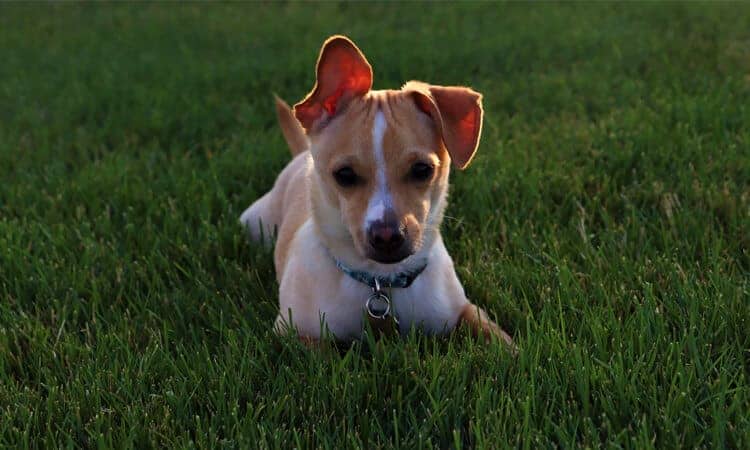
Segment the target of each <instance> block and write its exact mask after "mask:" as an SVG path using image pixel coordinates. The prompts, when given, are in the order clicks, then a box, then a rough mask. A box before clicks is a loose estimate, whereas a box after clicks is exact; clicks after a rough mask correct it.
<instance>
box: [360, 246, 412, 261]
mask: <svg viewBox="0 0 750 450" xmlns="http://www.w3.org/2000/svg"><path fill="white" fill-rule="evenodd" d="M413 254H414V249H413V248H412V246H411V245H409V244H408V243H404V245H402V246H400V247H399V248H396V249H391V250H387V251H383V250H378V249H375V248H372V247H369V248H368V249H367V258H368V259H371V260H373V261H375V262H376V263H380V264H396V263H399V262H401V261H403V260H405V259H406V258H408V257H409V256H411V255H413Z"/></svg>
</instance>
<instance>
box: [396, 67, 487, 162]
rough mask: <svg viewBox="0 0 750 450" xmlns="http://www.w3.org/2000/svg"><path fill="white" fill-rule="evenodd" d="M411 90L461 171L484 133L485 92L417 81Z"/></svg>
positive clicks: (418, 105) (411, 84)
mask: <svg viewBox="0 0 750 450" xmlns="http://www.w3.org/2000/svg"><path fill="white" fill-rule="evenodd" d="M403 89H404V90H405V91H411V94H412V95H413V96H414V101H415V103H416V104H417V107H418V108H419V109H421V110H422V111H423V112H425V113H427V114H428V115H430V117H432V119H433V121H434V122H435V124H436V126H437V129H438V131H439V132H440V135H441V137H442V138H443V143H444V144H445V148H446V150H448V154H449V155H450V156H451V161H453V164H455V166H456V167H458V168H459V169H460V170H463V169H465V168H466V167H467V166H468V165H469V163H471V160H472V158H474V154H475V153H476V151H477V147H478V146H479V138H480V136H481V134H482V116H483V114H484V111H483V110H482V94H480V93H479V92H476V91H474V90H472V89H470V88H467V87H457V86H431V85H427V84H425V83H420V82H417V81H410V82H408V83H407V84H406V85H405V86H404V88H403Z"/></svg>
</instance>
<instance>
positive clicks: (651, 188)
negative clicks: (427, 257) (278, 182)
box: [0, 3, 750, 448]
mask: <svg viewBox="0 0 750 450" xmlns="http://www.w3.org/2000/svg"><path fill="white" fill-rule="evenodd" d="M748 23H750V7H748V6H747V5H746V4H734V5H729V4H721V5H720V4H690V5H684V4H664V5H651V4H632V5H622V4H614V5H613V4H610V5H607V4H598V5H593V4H588V5H582V4H577V5H576V4H570V5H554V4H535V5H525V4H524V5H521V4H470V5H460V6H456V5H431V6H427V5H417V4H406V5H390V6H385V5H376V4H367V5H354V4H331V3H328V4H321V5H300V4H277V5H270V4H246V5H213V6H209V5H117V6H115V5H2V6H1V7H0V61H1V62H0V105H2V107H1V108H0V180H2V183H1V184H0V445H2V446H12V447H15V446H18V447H30V446H34V447H60V446H65V447H68V446H69V447H85V448H91V447H137V448H143V447H152V446H154V447H161V446H170V447H171V446H176V447H187V446H193V445H195V446H198V447H263V448H289V447H292V446H296V447H324V448H342V447H368V448H372V447H402V448H424V447H438V448H446V447H456V448H465V447H479V448H499V447H506V446H507V447H522V448H540V447H552V446H558V447H573V446H576V447H577V446H580V447H610V448H619V447H623V448H684V447H730V448H748V447H749V446H750V385H749V384H748V376H749V375H750V350H749V349H750V332H749V331H748V330H749V329H750V303H749V302H750V282H749V280H750V277H749V276H748V275H749V274H750V106H749V105H750V30H749V29H748V27H747V24H748ZM333 33H345V34H347V35H349V36H351V37H352V38H353V39H354V40H355V42H357V43H358V44H359V45H360V46H361V48H362V49H363V51H364V52H365V53H366V54H367V55H368V58H369V59H370V62H371V63H372V64H373V67H374V70H375V86H376V88H385V87H398V86H400V85H401V83H403V82H404V81H406V80H409V79H422V80H427V81H430V82H433V83H436V84H468V85H471V86H473V87H474V88H476V89H477V90H479V91H481V92H483V93H484V95H485V107H486V110H487V117H486V121H485V128H484V135H483V138H482V144H481V146H480V150H479V154H478V155H479V156H478V158H477V160H476V161H475V163H474V164H473V166H472V167H471V168H470V169H469V170H468V171H466V172H464V173H454V174H453V175H452V182H453V188H452V203H451V206H450V207H449V210H448V216H449V217H448V218H447V220H446V222H445V224H444V227H443V229H444V236H445V240H446V242H447V245H448V248H449V251H451V253H452V255H453V256H454V259H455V260H456V264H457V266H458V268H459V269H458V270H459V276H460V277H461V279H462V280H463V282H464V285H465V287H466V291H467V294H468V295H469V297H470V298H471V299H472V300H473V301H475V302H476V303H478V304H480V305H481V306H483V307H485V308H486V309H487V310H488V311H490V313H491V314H492V315H494V316H495V317H496V318H497V320H498V321H499V322H500V323H501V324H502V325H503V326H504V327H505V328H506V329H508V330H510V331H511V332H512V333H513V334H514V335H515V338H516V340H517V342H518V343H519V344H520V346H521V347H522V349H523V350H522V351H521V353H520V355H519V356H518V357H517V358H516V359H512V358H510V357H508V356H507V355H506V354H505V353H504V352H503V351H502V349H501V348H499V347H498V346H489V347H488V346H483V345H479V344H477V343H475V342H473V341H472V340H471V339H469V338H467V337H465V336H462V335H456V336H453V337H451V338H449V339H443V340H434V339H425V338H424V337H422V336H419V335H416V334H415V335H412V336H409V337H408V338H407V339H405V340H401V341H399V340H396V341H393V340H391V341H383V342H380V343H378V344H375V343H373V342H369V341H368V342H364V343H362V344H359V345H355V346H354V347H353V348H352V349H351V350H349V351H342V352H336V351H323V352H311V351H307V350H305V349H304V348H302V347H301V346H300V345H299V344H297V343H296V342H294V341H292V340H288V339H281V338H277V337H274V335H273V334H272V332H271V326H272V321H273V319H274V317H275V314H276V305H277V285H276V282H275V277H274V273H273V268H272V256H271V253H270V252H269V251H266V250H263V249H261V248H258V247H255V246H253V245H251V244H250V243H248V242H247V241H246V239H245V238H244V236H243V232H242V230H241V229H240V227H239V226H238V223H237V218H238V216H239V214H240V213H241V211H242V210H243V209H244V208H245V207H246V206H247V205H249V204H250V202H251V201H253V200H254V199H255V198H257V197H258V196H259V195H261V194H262V193H263V192H264V191H266V190H267V189H268V188H269V187H270V186H271V185H272V183H273V180H274V177H275V175H276V174H277V173H278V172H279V170H280V169H281V168H282V167H283V166H284V164H285V163H286V162H287V160H288V159H289V157H288V153H287V151H286V149H285V145H284V143H283V140H282V138H281V135H280V133H279V131H278V129H277V127H276V124H275V118H274V114H273V103H272V96H271V93H272V92H276V93H278V94H280V95H281V96H282V97H284V98H285V99H287V100H288V101H296V100H297V99H300V98H301V97H302V96H303V95H304V94H305V93H306V92H307V91H308V90H309V88H310V87H311V86H312V83H313V68H314V63H315V58H316V56H317V51H318V48H319V46H320V44H321V42H322V41H323V40H324V38H325V37H326V36H328V35H330V34H333Z"/></svg>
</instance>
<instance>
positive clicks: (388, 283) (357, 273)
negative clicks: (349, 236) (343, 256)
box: [332, 256, 427, 291]
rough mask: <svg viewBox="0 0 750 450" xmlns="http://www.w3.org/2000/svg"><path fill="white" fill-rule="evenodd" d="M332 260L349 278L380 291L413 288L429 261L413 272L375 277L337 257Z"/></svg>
mask: <svg viewBox="0 0 750 450" xmlns="http://www.w3.org/2000/svg"><path fill="white" fill-rule="evenodd" d="M332 258H333V261H334V262H335V263H336V267H338V268H339V270H340V271H342V272H344V273H345V274H347V275H349V277H351V278H352V279H354V280H357V281H359V282H360V283H363V284H366V285H368V286H370V287H371V288H372V289H376V290H378V291H379V290H380V288H408V287H409V286H411V284H412V283H413V282H414V280H416V279H417V277H418V276H419V274H421V273H422V272H423V271H424V269H425V267H427V259H425V260H424V261H422V263H421V264H420V265H418V266H417V267H415V268H413V269H411V270H404V271H402V272H396V273H392V274H390V275H374V274H372V273H369V272H365V271H364V270H356V269H352V268H351V267H348V266H347V265H345V264H344V263H342V262H341V261H339V260H338V259H336V258H335V257H333V256H332Z"/></svg>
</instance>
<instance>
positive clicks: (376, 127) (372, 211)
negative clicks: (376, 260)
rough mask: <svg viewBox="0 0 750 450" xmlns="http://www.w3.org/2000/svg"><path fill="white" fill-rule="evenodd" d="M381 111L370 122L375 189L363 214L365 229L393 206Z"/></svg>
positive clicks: (383, 117) (380, 218) (384, 126)
mask: <svg viewBox="0 0 750 450" xmlns="http://www.w3.org/2000/svg"><path fill="white" fill-rule="evenodd" d="M387 126H388V125H387V124H386V121H385V116H384V115H383V111H380V110H378V111H377V112H376V113H375V120H374V121H373V123H372V151H373V154H374V157H375V158H374V159H375V190H374V191H373V193H372V197H370V202H369V203H368V204H367V214H366V215H365V230H366V229H367V227H368V225H369V224H371V223H372V222H375V221H378V220H382V219H383V217H384V216H385V211H386V209H388V208H392V207H393V199H392V198H391V192H390V191H389V190H388V184H387V182H386V175H385V156H384V154H383V136H384V135H385V129H386V128H387Z"/></svg>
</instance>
